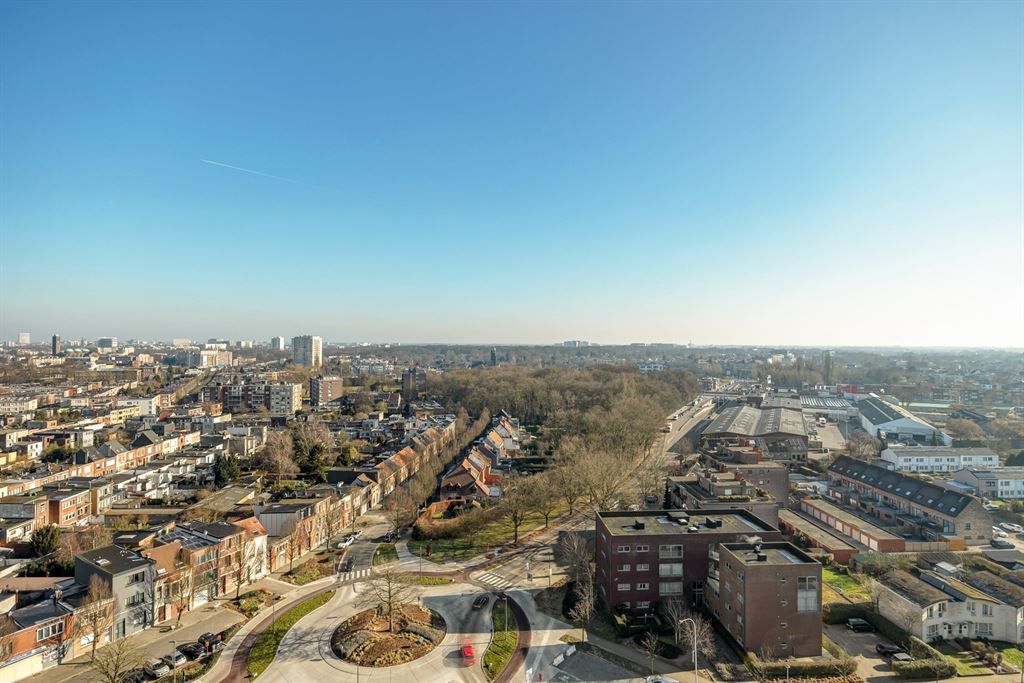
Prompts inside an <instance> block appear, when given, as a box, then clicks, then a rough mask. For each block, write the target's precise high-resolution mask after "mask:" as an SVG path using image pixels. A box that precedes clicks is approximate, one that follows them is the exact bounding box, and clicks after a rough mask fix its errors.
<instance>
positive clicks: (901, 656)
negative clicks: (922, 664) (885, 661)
mask: <svg viewBox="0 0 1024 683" xmlns="http://www.w3.org/2000/svg"><path fill="white" fill-rule="evenodd" d="M912 661H914V658H913V657H911V656H910V655H908V654H907V653H906V652H894V653H892V656H891V657H889V663H890V664H895V663H896V662H912Z"/></svg>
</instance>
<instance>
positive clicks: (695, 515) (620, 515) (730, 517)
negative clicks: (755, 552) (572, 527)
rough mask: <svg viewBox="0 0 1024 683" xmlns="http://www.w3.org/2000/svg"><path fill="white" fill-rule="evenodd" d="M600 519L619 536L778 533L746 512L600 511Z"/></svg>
mask: <svg viewBox="0 0 1024 683" xmlns="http://www.w3.org/2000/svg"><path fill="white" fill-rule="evenodd" d="M597 516H598V517H599V518H600V519H601V520H602V521H603V522H604V525H605V526H606V527H607V528H608V531H609V533H611V534H612V535H615V536H620V535H621V536H636V535H647V536H659V535H664V534H688V533H701V534H735V533H749V534H757V533H760V532H765V531H776V529H775V527H773V526H772V525H770V524H768V523H767V522H765V521H763V520H761V519H760V518H758V517H757V516H755V515H752V514H751V513H750V512H748V511H746V510H699V511H698V510H690V511H687V510H638V511H635V512H634V511H629V510H608V511H601V512H598V513H597Z"/></svg>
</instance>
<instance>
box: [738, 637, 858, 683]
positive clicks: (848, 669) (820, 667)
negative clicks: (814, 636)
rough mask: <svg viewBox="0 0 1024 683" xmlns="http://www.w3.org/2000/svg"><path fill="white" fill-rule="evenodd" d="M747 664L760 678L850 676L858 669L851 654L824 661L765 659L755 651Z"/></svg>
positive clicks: (748, 658) (747, 657)
mask: <svg viewBox="0 0 1024 683" xmlns="http://www.w3.org/2000/svg"><path fill="white" fill-rule="evenodd" d="M827 647H828V646H827V645H826V648H827ZM746 664H747V669H749V670H750V672H751V673H752V674H755V675H757V676H758V677H759V678H786V676H787V675H788V676H790V677H791V678H826V677H829V676H849V675H850V674H852V673H854V672H856V671H857V660H856V659H854V658H853V657H850V656H849V655H845V656H843V657H837V658H835V659H831V660H824V661H822V660H796V661H793V660H785V659H779V660H771V659H768V660H765V659H761V658H760V657H758V656H757V655H756V654H754V653H753V652H748V653H747V656H746ZM787 664H788V669H787ZM787 671H788V674H787Z"/></svg>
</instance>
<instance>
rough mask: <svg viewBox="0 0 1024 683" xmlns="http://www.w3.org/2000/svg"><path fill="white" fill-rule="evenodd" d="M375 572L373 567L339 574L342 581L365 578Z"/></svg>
mask: <svg viewBox="0 0 1024 683" xmlns="http://www.w3.org/2000/svg"><path fill="white" fill-rule="evenodd" d="M372 573H373V570H372V569H358V570H356V571H354V572H344V573H341V574H338V577H339V580H341V581H357V580H359V579H365V578H367V577H369V576H370V574H372Z"/></svg>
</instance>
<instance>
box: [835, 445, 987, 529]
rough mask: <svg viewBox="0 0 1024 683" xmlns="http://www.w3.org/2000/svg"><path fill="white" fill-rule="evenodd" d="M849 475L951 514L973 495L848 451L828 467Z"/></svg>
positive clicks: (968, 503) (906, 498)
mask: <svg viewBox="0 0 1024 683" xmlns="http://www.w3.org/2000/svg"><path fill="white" fill-rule="evenodd" d="M828 469H829V471H830V472H837V473H839V474H842V475H844V476H846V477H849V478H850V479H855V480H856V481H858V482H862V483H864V484H868V485H869V486H873V487H874V488H876V489H879V490H881V491H885V492H887V493H889V494H891V495H895V496H898V497H900V498H903V499H905V500H908V501H910V502H913V503H916V504H917V505H920V506H921V507H926V508H930V509H932V510H936V511H937V512H941V513H943V514H946V515H949V516H951V517H955V516H957V515H959V514H960V513H961V512H963V511H964V509H965V508H966V507H967V506H968V505H970V504H971V502H972V501H975V499H974V498H973V497H971V496H968V495H964V494H962V493H956V492H955V491H950V490H949V489H945V488H943V487H941V486H936V485H935V484H929V483H928V482H926V481H923V480H921V479H918V478H916V477H912V476H909V475H906V474H901V473H899V472H893V471H891V470H887V469H885V468H883V467H878V466H877V465H871V464H869V463H866V462H864V461H862V460H856V459H854V458H851V457H850V456H848V455H841V456H839V457H838V458H836V461H835V462H834V463H832V465H831V466H830V467H829V468H828Z"/></svg>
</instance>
